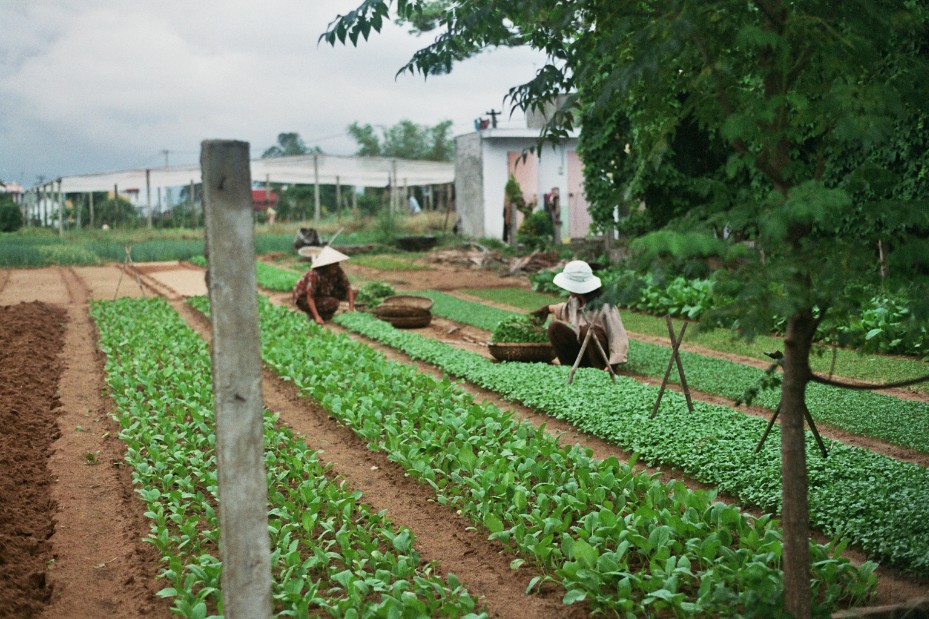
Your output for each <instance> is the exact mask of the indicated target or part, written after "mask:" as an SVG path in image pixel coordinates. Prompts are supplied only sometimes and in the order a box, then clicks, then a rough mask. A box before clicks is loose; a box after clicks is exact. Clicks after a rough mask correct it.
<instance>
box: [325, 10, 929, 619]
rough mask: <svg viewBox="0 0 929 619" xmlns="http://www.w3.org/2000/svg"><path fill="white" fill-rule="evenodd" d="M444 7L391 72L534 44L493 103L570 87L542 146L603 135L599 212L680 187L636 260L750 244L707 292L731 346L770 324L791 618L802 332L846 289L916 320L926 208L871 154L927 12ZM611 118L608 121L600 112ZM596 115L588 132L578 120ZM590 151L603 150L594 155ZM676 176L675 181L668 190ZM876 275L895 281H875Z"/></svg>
mask: <svg viewBox="0 0 929 619" xmlns="http://www.w3.org/2000/svg"><path fill="white" fill-rule="evenodd" d="M434 4H435V2H434V1H426V0H397V3H396V5H395V17H397V18H400V19H402V20H406V21H410V22H415V21H416V20H417V18H418V17H419V16H421V15H422V14H423V10H424V9H427V10H432V9H433V8H434ZM448 4H449V10H447V11H445V12H444V13H443V15H442V16H441V18H440V20H439V27H440V32H439V34H438V35H437V36H436V38H435V40H434V42H433V43H432V44H430V45H427V46H426V47H424V48H423V49H421V50H419V51H418V52H416V53H415V54H414V55H413V57H412V58H411V59H410V61H409V62H408V63H407V64H406V65H405V66H403V67H401V68H400V71H399V72H404V71H410V72H413V73H417V72H418V73H422V74H424V75H427V76H428V75H437V74H442V73H447V72H448V71H450V70H451V69H452V66H453V65H454V63H455V62H457V61H459V60H461V59H463V58H466V57H468V56H470V55H472V54H474V53H477V52H478V51H480V50H483V49H486V48H489V47H493V46H513V45H529V46H532V47H533V48H536V49H538V50H541V51H543V52H545V53H547V54H548V56H549V58H550V62H549V63H548V64H546V65H545V66H543V67H542V68H540V69H539V70H538V72H537V74H536V76H535V78H534V79H533V80H531V81H530V82H528V83H526V84H522V85H518V86H515V87H514V88H512V89H511V90H510V92H509V95H508V98H509V101H510V102H511V103H512V104H513V105H514V106H516V107H518V108H521V109H523V110H527V111H528V110H534V109H535V110H538V109H542V108H543V106H545V105H546V104H547V103H548V102H550V101H554V100H555V98H556V96H557V95H559V94H561V93H572V96H570V97H568V98H567V99H566V100H565V104H564V105H563V106H562V107H561V108H560V109H559V110H558V111H557V112H556V113H555V114H553V115H552V116H551V117H550V120H549V123H548V125H547V127H546V129H545V135H546V137H548V138H552V139H558V138H561V137H564V136H565V135H566V134H567V131H568V130H570V129H572V128H573V127H574V125H575V124H576V122H577V118H576V116H575V114H574V111H575V110H576V109H581V110H582V112H583V114H584V118H585V120H586V119H589V120H591V124H592V125H593V126H584V127H582V136H585V134H588V133H589V132H591V131H594V132H597V134H596V135H594V136H593V139H600V140H607V139H609V137H608V135H610V136H611V137H612V138H613V139H615V140H617V141H618V143H619V144H622V147H621V149H617V150H614V151H613V153H612V155H613V158H614V161H615V169H616V171H622V172H631V176H632V181H623V182H624V184H625V185H624V187H623V188H622V192H623V194H624V195H618V196H617V197H618V198H620V199H623V200H627V199H634V198H636V197H638V198H641V197H642V194H641V193H639V192H638V191H637V186H636V182H637V179H643V178H646V177H647V176H648V175H650V174H664V175H666V176H667V178H668V179H671V180H674V181H675V182H679V183H681V184H682V186H685V187H686V188H687V191H688V193H689V196H688V199H687V200H686V201H685V202H681V203H677V204H671V205H669V206H668V208H667V212H666V214H665V216H664V217H663V222H664V223H665V228H666V229H665V230H662V231H661V234H658V235H652V236H651V237H648V238H646V239H643V241H642V244H641V245H640V247H641V248H642V249H643V250H647V251H648V252H649V255H659V254H662V253H665V254H672V255H673V254H681V253H682V251H683V250H682V249H681V248H683V247H686V246H687V245H685V244H683V243H682V239H683V238H684V237H685V233H684V231H685V230H686V232H687V237H688V238H690V239H695V238H696V242H694V243H691V244H690V246H691V247H695V248H697V250H698V251H703V252H705V251H708V250H712V251H718V250H720V245H719V241H718V240H717V239H714V238H713V230H714V227H717V228H718V227H719V226H721V225H726V226H728V227H729V228H730V229H732V230H734V231H735V232H737V236H738V237H739V238H744V239H747V240H750V241H751V242H752V246H751V247H752V250H751V252H750V253H749V254H748V255H747V256H744V255H743V257H742V258H741V259H740V260H739V261H732V262H730V263H729V264H727V267H728V273H727V277H726V281H725V282H724V286H723V287H722V288H723V291H724V292H725V293H726V294H727V295H728V296H729V298H731V299H732V300H733V302H732V303H731V305H730V306H729V307H728V310H729V312H730V313H729V316H730V317H731V318H732V321H733V322H732V324H733V325H734V326H737V327H738V328H739V330H740V331H741V332H742V333H743V334H745V335H751V334H753V333H758V332H767V331H768V330H769V329H770V326H771V317H772V316H786V317H787V318H786V336H785V338H784V351H783V359H782V360H781V364H782V366H783V378H782V386H781V407H780V411H781V421H782V423H781V462H782V481H783V484H782V485H783V500H782V506H781V513H782V523H783V530H784V542H783V557H782V565H783V569H784V579H785V585H784V587H785V601H784V604H785V610H786V611H787V612H788V613H790V614H791V615H793V616H795V617H800V618H804V617H808V616H809V615H810V590H809V547H808V544H809V524H808V504H807V500H808V499H807V483H808V482H807V464H806V446H805V435H804V429H803V426H804V414H805V413H806V412H807V409H806V402H805V398H806V396H805V393H806V386H807V385H808V383H809V382H811V381H816V382H820V383H832V384H837V383H835V381H832V380H830V379H828V378H826V377H822V376H817V375H815V374H814V373H813V372H812V370H811V368H810V365H809V358H810V352H811V348H812V344H813V342H814V340H815V337H816V332H817V329H818V327H819V325H820V324H821V323H822V321H823V320H825V319H826V318H827V317H830V316H843V315H844V316H848V315H852V314H854V313H855V312H856V311H860V309H861V308H860V305H858V303H859V302H860V298H859V297H856V296H855V295H853V294H849V291H850V290H851V289H853V288H855V287H857V286H861V285H884V286H887V287H897V289H899V290H900V291H903V292H905V293H906V294H907V296H908V298H909V299H910V310H911V312H912V316H913V317H914V320H917V319H919V320H921V319H925V317H926V315H927V312H929V308H927V307H926V303H927V301H926V300H927V299H929V295H927V291H929V277H927V276H929V241H927V239H926V238H925V231H926V230H927V229H929V209H927V208H926V196H925V195H921V194H920V193H919V192H918V191H914V192H911V193H903V192H893V191H889V190H888V187H890V186H892V185H893V182H892V180H893V179H894V178H900V177H901V174H903V175H905V174H906V171H907V170H908V169H911V168H910V167H909V164H908V162H904V163H903V164H901V163H900V162H899V161H896V162H895V161H894V157H892V156H889V154H890V153H893V151H894V150H895V146H894V143H895V142H897V144H898V146H899V143H900V142H901V141H906V140H907V139H908V138H907V137H906V136H907V134H908V132H909V130H910V129H911V128H913V127H918V126H919V123H918V122H917V121H914V118H919V116H920V114H921V112H920V110H922V107H923V106H924V101H925V84H926V83H927V79H929V68H927V63H926V57H927V54H926V52H927V49H926V46H927V43H926V41H927V37H926V32H927V23H929V19H927V5H926V2H925V1H923V0H902V1H901V0H849V1H847V2H814V1H810V2H785V1H783V0H703V1H702V2H688V1H687V0H648V1H645V2H643V1H642V0H575V1H574V2H563V1H561V0H537V1H534V2H513V1H512V0H452V1H450V2H449V3H448ZM391 6H393V3H392V2H388V1H387V0H367V1H366V2H364V3H363V4H361V6H359V7H358V8H357V9H356V10H355V11H352V12H350V13H348V14H346V15H344V16H339V17H338V18H337V19H336V20H335V21H334V22H333V23H332V24H331V25H330V28H329V30H328V31H327V32H326V33H324V34H323V35H322V37H321V38H322V39H323V40H326V41H328V42H329V43H331V44H335V43H337V42H341V43H345V42H346V41H350V42H352V43H354V44H357V42H358V39H359V37H360V38H367V37H368V36H369V35H370V33H371V31H372V30H375V31H377V30H380V28H381V27H382V25H383V23H384V21H385V20H386V19H388V18H390V16H391ZM427 25H428V24H427ZM610 110H620V111H621V112H622V114H621V115H619V116H612V117H611V116H610V115H609V111H610ZM597 119H600V120H601V121H602V122H603V123H605V124H601V125H600V126H596V123H595V122H593V121H595V120H597ZM607 127H612V130H611V132H610V133H608V134H607V135H604V133H605V131H604V130H605V129H606V128H607ZM687 132H689V133H691V134H692V135H694V136H696V139H700V140H703V141H705V143H706V144H707V145H708V147H709V148H710V149H711V150H712V153H713V156H712V157H710V158H707V160H706V161H705V162H703V163H701V164H700V165H694V164H693V157H692V156H691V157H683V158H680V157H675V154H676V153H675V152H674V150H673V149H675V148H676V149H677V153H680V152H681V148H683V147H684V146H686V144H683V143H681V142H675V138H676V137H677V136H681V135H684V134H685V133H687ZM922 132H923V133H925V127H924V126H923V129H922ZM588 137H590V136H589V135H588V136H586V137H585V138H584V139H587V138H588ZM921 139H924V138H921V137H914V138H912V139H910V143H912V142H913V141H914V140H915V141H917V142H918V141H919V140H921ZM589 144H590V143H589ZM626 144H628V145H629V149H628V152H627V151H626V148H625V145H626ZM595 146H596V145H595ZM599 149H600V151H601V152H603V153H606V154H605V156H609V155H610V153H608V149H605V148H604V146H603V144H600V145H599ZM594 150H596V148H591V149H590V151H589V152H593V151H594ZM904 152H914V151H913V150H912V149H906V150H905V151H904ZM916 154H917V156H922V155H921V154H919V153H916ZM604 161H605V160H604ZM604 161H601V162H599V163H598V166H597V169H596V170H595V171H596V173H597V174H601V175H604V176H605V175H608V174H611V173H612V170H611V169H610V167H609V166H608V165H605V164H604ZM894 163H896V164H897V165H892V164H894ZM675 164H677V165H678V166H682V165H689V166H690V169H689V170H688V172H687V174H686V175H679V176H677V177H675V175H676V174H677V173H678V172H680V168H679V167H678V169H676V170H675ZM915 174H918V172H917V173H915ZM685 176H686V177H687V178H685ZM909 180H911V181H912V180H914V179H913V178H912V177H911V178H910V179H909ZM916 180H918V179H916ZM889 181H890V182H889ZM916 184H917V185H918V183H916ZM637 194H638V195H637ZM610 206H613V207H616V206H620V201H619V200H617V202H616V204H613V205H610ZM879 241H881V242H882V243H881V245H880V247H882V250H881V255H880V258H879V257H878V255H877V250H876V248H877V247H878V246H879ZM904 252H905V254H906V255H903V254H904ZM880 261H884V262H890V263H893V262H894V261H898V263H899V264H907V265H909V269H908V270H907V271H898V272H896V273H894V272H892V271H891V272H890V273H889V274H888V276H887V278H885V279H881V276H882V275H883V273H882V272H881V271H880V269H879V262H880ZM827 265H828V267H829V268H824V266H827ZM923 524H924V523H923ZM923 524H921V523H914V526H923Z"/></svg>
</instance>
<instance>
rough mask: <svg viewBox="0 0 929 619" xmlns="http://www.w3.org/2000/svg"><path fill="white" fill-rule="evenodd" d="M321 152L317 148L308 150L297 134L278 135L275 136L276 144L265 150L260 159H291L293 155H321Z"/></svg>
mask: <svg viewBox="0 0 929 619" xmlns="http://www.w3.org/2000/svg"><path fill="white" fill-rule="evenodd" d="M322 152H323V151H322V149H321V148H320V147H318V146H314V147H313V148H308V147H307V145H306V144H305V143H304V142H303V138H301V137H300V134H299V133H296V132H292V133H279V134H277V144H275V145H274V146H271V147H270V148H268V149H266V150H265V152H263V153H262V154H261V158H262V159H267V158H268V157H293V156H294V155H307V154H310V153H317V154H320V155H321V154H322Z"/></svg>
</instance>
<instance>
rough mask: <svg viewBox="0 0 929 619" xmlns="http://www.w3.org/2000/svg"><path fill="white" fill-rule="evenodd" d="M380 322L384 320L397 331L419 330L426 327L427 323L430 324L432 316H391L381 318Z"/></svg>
mask: <svg viewBox="0 0 929 619" xmlns="http://www.w3.org/2000/svg"><path fill="white" fill-rule="evenodd" d="M382 320H386V321H387V322H389V323H390V324H392V325H393V326H394V327H396V328H397V329H421V328H423V327H428V326H429V323H430V322H432V314H428V313H427V314H426V315H424V316H392V317H389V318H382Z"/></svg>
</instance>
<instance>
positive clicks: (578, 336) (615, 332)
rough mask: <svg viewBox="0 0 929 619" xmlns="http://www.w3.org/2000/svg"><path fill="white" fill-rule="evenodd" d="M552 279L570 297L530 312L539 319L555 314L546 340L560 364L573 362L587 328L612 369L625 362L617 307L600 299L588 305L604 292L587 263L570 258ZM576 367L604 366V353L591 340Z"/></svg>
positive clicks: (626, 342)
mask: <svg viewBox="0 0 929 619" xmlns="http://www.w3.org/2000/svg"><path fill="white" fill-rule="evenodd" d="M552 281H554V282H555V284H556V285H558V286H559V287H561V288H564V289H565V290H567V291H568V292H569V293H570V295H571V296H570V297H568V300H567V302H565V303H558V304H556V305H543V306H542V307H540V308H539V309H537V310H536V311H534V312H531V314H532V315H533V316H535V317H536V318H538V319H540V320H542V321H544V320H545V318H547V317H548V315H549V314H554V318H555V319H554V320H553V321H552V322H551V323H550V324H549V325H548V340H549V341H550V342H551V344H552V348H554V349H555V354H556V355H557V356H558V361H560V362H561V365H570V366H573V365H574V362H575V361H576V360H577V356H578V355H579V354H580V352H581V343H582V342H583V341H584V338H585V337H586V335H587V331H588V330H589V329H593V334H592V335H591V337H596V338H597V340H598V341H599V342H600V346H601V347H602V349H603V351H604V352H605V353H606V356H607V358H608V359H609V362H610V366H611V367H612V368H613V369H614V370H615V369H616V366H617V365H619V364H621V363H626V356H627V353H628V352H629V336H628V335H627V334H626V328H625V327H624V326H623V321H622V319H621V318H620V317H619V310H617V309H616V308H615V307H613V306H612V305H609V304H607V303H599V302H598V303H597V304H596V305H599V307H597V308H596V309H592V308H590V307H587V306H588V304H590V303H591V302H592V301H594V300H595V299H596V298H597V297H599V296H600V294H601V293H602V292H603V288H602V285H601V282H600V278H599V277H597V276H596V275H594V274H593V271H592V270H591V268H590V265H589V264H587V263H586V262H584V261H583V260H573V261H571V262H569V263H568V264H566V265H565V267H564V270H563V271H562V272H561V273H558V274H557V275H555V278H554V279H553V280H552ZM578 367H594V368H598V369H601V370H605V369H606V361H604V359H603V355H601V354H600V351H599V350H598V349H597V347H596V346H595V345H593V343H592V342H591V345H588V346H587V348H586V349H585V351H584V357H583V358H582V359H581V362H580V364H579V365H578Z"/></svg>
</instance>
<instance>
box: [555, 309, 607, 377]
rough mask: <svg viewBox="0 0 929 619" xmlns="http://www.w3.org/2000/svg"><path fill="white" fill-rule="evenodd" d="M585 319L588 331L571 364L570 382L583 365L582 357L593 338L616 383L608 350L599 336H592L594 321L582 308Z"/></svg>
mask: <svg viewBox="0 0 929 619" xmlns="http://www.w3.org/2000/svg"><path fill="white" fill-rule="evenodd" d="M581 312H582V315H583V316H584V320H586V321H587V325H588V326H587V333H586V334H585V335H584V341H583V342H582V343H581V350H580V352H579V353H577V359H575V360H574V365H572V366H571V371H570V372H568V383H567V384H569V385H570V384H571V381H573V380H574V373H575V372H576V371H577V368H578V367H580V365H581V359H583V358H584V352H585V351H586V350H587V346H588V345H589V343H590V340H591V339H593V341H594V346H596V347H597V352H599V353H600V357H601V358H602V359H603V362H604V363H606V371H607V372H609V373H610V379H611V380H612V381H613V382H614V383H615V382H616V373H615V372H613V367H612V366H611V365H610V358H609V357H608V356H607V354H606V351H605V350H603V346H602V345H601V344H600V340H598V339H597V338H595V337H594V338H591V336H592V335H593V332H594V330H593V323H592V322H591V321H590V316H588V315H587V312H586V311H584V310H581Z"/></svg>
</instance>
